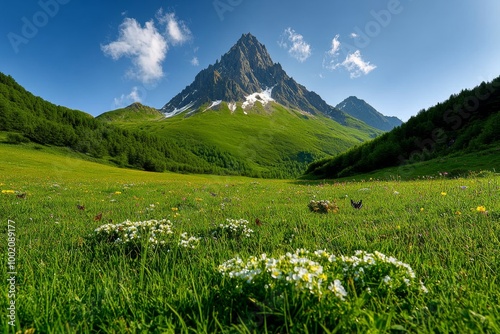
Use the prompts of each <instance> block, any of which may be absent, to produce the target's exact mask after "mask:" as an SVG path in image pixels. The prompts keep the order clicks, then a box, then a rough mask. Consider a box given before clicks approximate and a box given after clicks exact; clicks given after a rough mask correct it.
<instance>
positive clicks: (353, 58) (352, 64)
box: [342, 50, 377, 78]
mask: <svg viewBox="0 0 500 334" xmlns="http://www.w3.org/2000/svg"><path fill="white" fill-rule="evenodd" d="M342 66H344V67H345V68H346V69H347V70H348V71H349V73H350V74H351V78H357V77H360V76H361V75H367V74H368V73H370V72H371V71H373V70H374V69H376V68H377V66H375V65H372V64H370V62H366V61H364V60H363V58H362V57H361V52H360V51H359V50H356V51H355V52H354V53H351V54H348V55H347V57H346V59H345V60H344V61H343V62H342Z"/></svg>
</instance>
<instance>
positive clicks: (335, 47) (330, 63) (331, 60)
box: [323, 34, 342, 71]
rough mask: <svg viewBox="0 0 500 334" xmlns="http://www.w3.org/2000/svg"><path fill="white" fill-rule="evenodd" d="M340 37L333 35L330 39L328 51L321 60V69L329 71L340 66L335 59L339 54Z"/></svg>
mask: <svg viewBox="0 0 500 334" xmlns="http://www.w3.org/2000/svg"><path fill="white" fill-rule="evenodd" d="M339 38H340V35H338V34H337V35H335V37H334V38H333V39H332V45H331V47H330V50H328V51H327V52H326V53H325V57H324V58H323V67H324V68H326V69H329V70H332V71H333V70H335V69H336V68H337V67H339V66H340V63H339V62H338V61H337V58H338V56H339V53H340V47H341V45H342V44H341V43H340V41H339Z"/></svg>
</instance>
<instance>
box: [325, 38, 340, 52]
mask: <svg viewBox="0 0 500 334" xmlns="http://www.w3.org/2000/svg"><path fill="white" fill-rule="evenodd" d="M339 38H340V35H338V34H337V35H335V37H334V38H333V39H332V47H331V48H330V50H329V51H328V53H329V54H330V55H332V56H335V55H338V53H339V50H340V41H339Z"/></svg>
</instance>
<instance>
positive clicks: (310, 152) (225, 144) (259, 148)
mask: <svg viewBox="0 0 500 334" xmlns="http://www.w3.org/2000/svg"><path fill="white" fill-rule="evenodd" d="M200 109H201V110H203V107H202V108H200ZM151 117H153V118H151ZM99 118H100V119H103V120H106V121H110V122H112V123H113V124H116V125H119V126H121V127H123V128H126V129H140V130H143V131H147V132H150V133H154V134H157V135H159V136H161V137H163V138H169V140H172V141H174V142H177V143H179V144H180V145H181V146H184V147H190V146H194V145H195V144H197V145H200V143H203V144H205V145H209V146H214V147H217V148H218V149H220V150H222V151H223V152H227V153H229V154H230V155H231V156H233V157H235V158H236V159H237V160H239V161H241V162H242V163H244V164H247V165H248V166H250V168H251V169H252V170H255V171H261V172H266V171H269V170H279V169H281V170H284V169H285V168H291V169H292V170H293V167H290V166H289V164H290V162H291V161H293V162H296V163H297V165H299V166H298V167H297V166H296V167H295V168H296V169H298V170H296V171H295V173H294V175H296V176H298V175H300V173H301V172H303V171H304V170H305V167H306V166H307V164H308V163H309V162H312V161H313V160H315V159H318V158H322V157H326V156H332V155H335V154H337V153H340V152H343V151H345V150H347V149H348V148H350V147H352V146H354V145H356V144H360V143H361V142H363V141H366V140H370V139H373V138H374V137H375V136H377V135H379V134H381V133H382V132H381V131H379V130H376V129H374V128H371V127H368V126H366V125H360V124H363V123H361V122H358V123H356V122H354V121H353V119H349V120H350V122H351V123H352V124H348V126H342V125H340V124H339V123H337V122H335V121H333V120H331V119H329V118H327V117H325V116H320V115H317V116H314V115H307V116H306V115H303V114H301V113H299V112H296V111H293V110H288V109H286V108H285V107H283V106H281V105H279V104H276V103H273V104H272V105H271V106H268V107H266V108H264V107H262V106H261V105H260V104H257V105H256V106H255V107H254V108H252V110H248V112H247V114H245V113H244V111H243V109H241V108H240V107H238V108H237V109H236V111H235V112H231V111H230V110H229V108H228V107H227V104H226V103H222V104H221V105H220V106H219V107H218V110H207V111H204V112H197V113H195V114H193V115H192V116H189V117H185V115H184V114H181V115H178V116H175V117H172V118H168V119H158V117H157V116H154V115H149V114H148V115H146V116H144V117H142V118H141V117H140V114H138V113H136V112H134V111H130V110H129V111H127V110H126V109H121V110H117V111H112V112H109V113H105V114H103V115H101V116H99ZM292 174H293V173H292ZM290 175H291V174H290Z"/></svg>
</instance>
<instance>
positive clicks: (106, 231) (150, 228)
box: [94, 219, 173, 245]
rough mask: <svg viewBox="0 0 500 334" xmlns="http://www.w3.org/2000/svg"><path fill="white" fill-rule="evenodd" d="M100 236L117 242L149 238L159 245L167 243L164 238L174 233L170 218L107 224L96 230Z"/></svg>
mask: <svg viewBox="0 0 500 334" xmlns="http://www.w3.org/2000/svg"><path fill="white" fill-rule="evenodd" d="M94 232H95V233H96V234H97V235H98V236H104V237H106V238H107V239H108V240H110V241H113V242H115V243H129V242H138V241H140V240H147V241H148V242H150V243H152V244H154V245H159V244H165V240H162V238H164V237H166V236H168V235H170V234H173V231H172V223H171V222H170V220H166V219H162V220H147V221H142V222H131V221H129V220H127V221H124V222H123V223H120V224H105V225H102V226H99V227H98V228H96V229H95V230H94Z"/></svg>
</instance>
